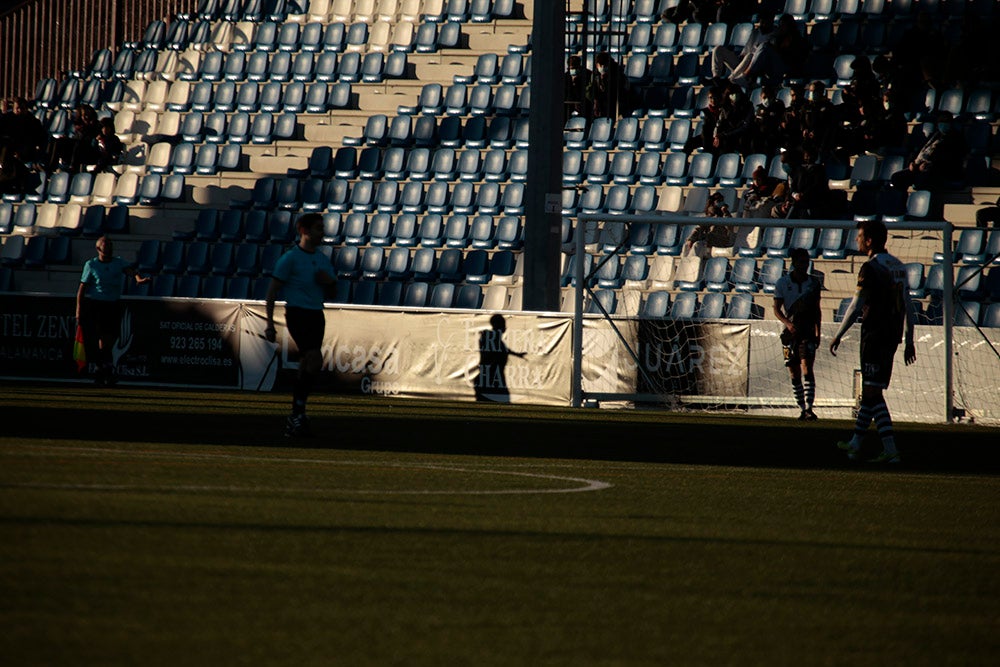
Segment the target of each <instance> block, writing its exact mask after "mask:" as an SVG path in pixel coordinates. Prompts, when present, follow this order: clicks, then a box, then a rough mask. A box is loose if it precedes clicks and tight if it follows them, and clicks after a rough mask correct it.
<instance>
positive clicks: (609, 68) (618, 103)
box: [587, 51, 632, 118]
mask: <svg viewBox="0 0 1000 667" xmlns="http://www.w3.org/2000/svg"><path fill="white" fill-rule="evenodd" d="M594 66H595V67H596V68H597V71H596V72H595V73H594V75H593V76H592V77H591V79H590V85H589V86H588V87H587V98H588V99H590V100H592V102H593V117H594V118H602V117H606V118H618V117H620V116H627V115H629V114H630V113H632V104H631V100H630V95H629V88H628V79H627V78H626V76H625V71H624V70H623V69H622V66H621V65H620V64H618V62H617V61H616V60H615V59H614V58H612V57H611V54H610V53H608V52H607V51H601V52H600V53H598V54H597V56H595V57H594Z"/></svg>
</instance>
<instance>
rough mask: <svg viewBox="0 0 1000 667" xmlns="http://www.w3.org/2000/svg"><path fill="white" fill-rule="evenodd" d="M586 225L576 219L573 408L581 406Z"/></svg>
mask: <svg viewBox="0 0 1000 667" xmlns="http://www.w3.org/2000/svg"><path fill="white" fill-rule="evenodd" d="M586 230H587V223H586V222H585V221H583V220H581V219H580V218H579V217H577V219H576V230H575V231H574V232H573V233H574V234H576V238H575V239H574V241H576V254H575V255H574V261H575V262H576V265H575V266H574V267H573V268H574V269H575V271H574V273H575V277H576V289H575V290H574V292H573V301H574V303H573V407H574V408H578V407H580V406H581V405H583V279H584V274H585V269H586V266H585V264H584V261H583V258H584V255H586V253H587V244H586V241H585V237H586V236H587V232H586Z"/></svg>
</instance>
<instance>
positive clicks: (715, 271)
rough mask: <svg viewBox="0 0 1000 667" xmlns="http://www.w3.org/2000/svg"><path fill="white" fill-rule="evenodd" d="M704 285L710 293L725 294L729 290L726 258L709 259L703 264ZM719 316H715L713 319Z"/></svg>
mask: <svg viewBox="0 0 1000 667" xmlns="http://www.w3.org/2000/svg"><path fill="white" fill-rule="evenodd" d="M744 259H746V258H744ZM704 283H705V289H707V290H709V291H710V292H726V291H728V290H729V285H730V283H729V259H728V258H727V257H710V258H709V259H708V260H707V261H706V262H705V274H704ZM720 310H721V306H720ZM720 316H721V315H716V316H715V317H720Z"/></svg>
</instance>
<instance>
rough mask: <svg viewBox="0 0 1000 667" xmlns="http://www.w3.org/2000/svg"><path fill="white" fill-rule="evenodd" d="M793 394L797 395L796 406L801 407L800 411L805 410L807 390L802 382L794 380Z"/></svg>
mask: <svg viewBox="0 0 1000 667" xmlns="http://www.w3.org/2000/svg"><path fill="white" fill-rule="evenodd" d="M792 392H793V393H794V394H795V404H796V405H798V406H799V409H800V410H805V409H806V401H805V390H804V389H803V387H802V380H799V379H795V380H792Z"/></svg>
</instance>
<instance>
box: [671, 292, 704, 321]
mask: <svg viewBox="0 0 1000 667" xmlns="http://www.w3.org/2000/svg"><path fill="white" fill-rule="evenodd" d="M697 305H698V295H697V294H696V293H694V292H680V293H678V294H677V295H675V296H674V299H673V302H672V303H671V304H670V319H672V320H689V319H693V318H694V315H695V310H696V308H697Z"/></svg>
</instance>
